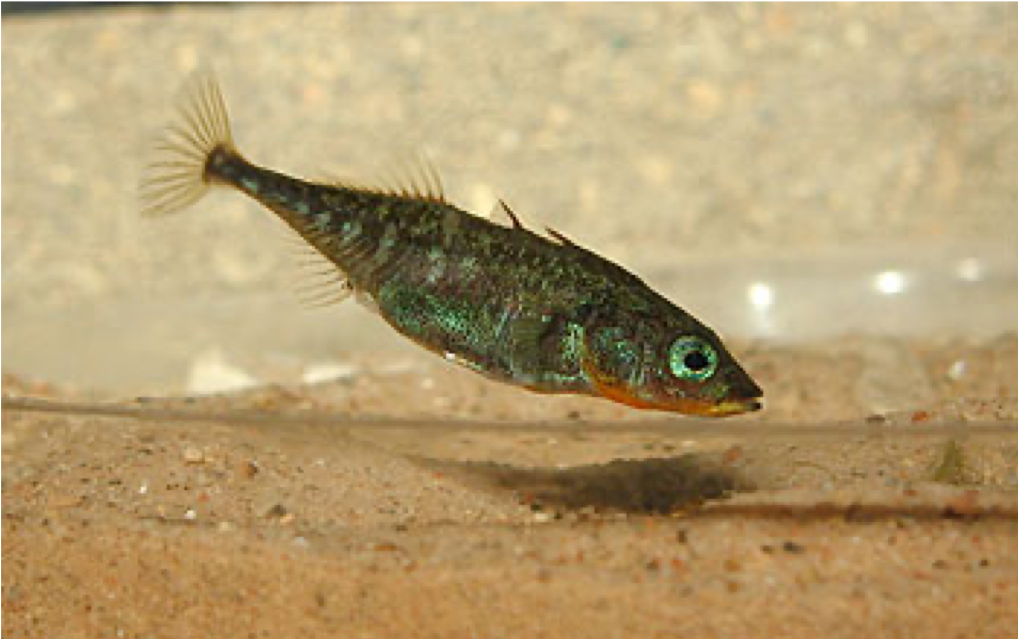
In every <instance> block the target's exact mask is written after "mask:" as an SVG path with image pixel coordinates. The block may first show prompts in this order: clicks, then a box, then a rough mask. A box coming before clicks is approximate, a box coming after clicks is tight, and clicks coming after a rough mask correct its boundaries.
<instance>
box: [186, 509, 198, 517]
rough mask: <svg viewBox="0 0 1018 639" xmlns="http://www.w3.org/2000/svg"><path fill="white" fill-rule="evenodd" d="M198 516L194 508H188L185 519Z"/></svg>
mask: <svg viewBox="0 0 1018 639" xmlns="http://www.w3.org/2000/svg"><path fill="white" fill-rule="evenodd" d="M197 518H198V513H196V512H195V511H194V508H188V509H187V512H186V513H184V519H191V520H194V519H197Z"/></svg>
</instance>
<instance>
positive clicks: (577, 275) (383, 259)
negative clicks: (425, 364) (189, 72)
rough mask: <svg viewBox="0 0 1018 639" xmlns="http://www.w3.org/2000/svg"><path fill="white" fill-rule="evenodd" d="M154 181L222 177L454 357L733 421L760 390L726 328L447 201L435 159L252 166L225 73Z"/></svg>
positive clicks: (543, 383)
mask: <svg viewBox="0 0 1018 639" xmlns="http://www.w3.org/2000/svg"><path fill="white" fill-rule="evenodd" d="M180 115H181V119H180V121H179V122H178V123H176V124H174V125H173V126H171V127H170V128H169V129H168V130H167V132H166V134H165V135H164V136H163V138H162V139H161V140H160V142H159V143H158V145H157V146H156V150H157V154H158V155H157V156H156V158H155V159H154V161H153V162H152V163H151V164H150V165H149V166H148V174H147V177H146V178H145V179H144V180H143V181H142V185H141V189H142V196H143V198H144V201H145V209H144V210H145V212H147V213H153V214H158V213H170V212H173V211H177V210H180V209H183V208H185V207H187V206H190V205H192V204H194V203H195V202H197V201H198V200H199V199H200V198H201V197H202V195H203V194H204V193H205V192H206V191H207V190H208V189H209V188H210V187H212V186H228V187H232V188H234V189H237V190H239V191H241V192H242V193H244V194H246V195H248V196H250V197H252V198H254V199H255V200H257V201H259V202H260V203H261V204H262V205H264V206H265V207H267V208H268V209H270V210H271V211H272V212H274V213H275V214H276V215H278V216H279V217H280V218H281V219H282V220H283V221H284V222H285V223H286V224H287V225H289V226H290V227H291V228H292V229H293V230H294V231H296V232H297V233H298V234H299V235H300V236H301V237H302V238H303V239H304V240H305V241H306V242H307V244H308V245H310V247H312V248H313V249H314V251H316V252H317V253H318V254H320V256H321V257H323V258H324V259H325V260H326V261H327V263H328V265H329V269H331V270H333V271H334V273H335V283H334V287H335V289H334V290H335V292H336V299H337V300H338V299H341V298H344V297H346V296H347V294H349V293H355V294H356V295H357V297H358V298H360V299H361V300H362V301H366V302H367V303H368V304H369V305H370V306H372V307H373V308H374V309H375V310H377V312H378V313H379V314H380V315H381V316H382V318H384V319H385V321H386V322H388V323H389V325H391V326H392V327H393V328H394V329H396V330H397V331H398V332H400V333H402V334H403V335H405V336H406V337H408V338H409V339H411V340H413V341H414V342H416V343H417V344H419V345H421V346H423V347H425V348H427V349H429V350H431V351H433V352H435V353H438V354H440V355H443V356H444V357H445V358H446V359H448V360H451V361H454V362H456V363H458V364H461V365H463V366H466V367H467V368H469V369H471V370H473V371H475V372H477V373H480V374H482V375H485V376H488V377H490V378H494V379H497V380H500V381H503V382H508V383H510V384H515V385H518V386H522V387H524V388H527V389H530V390H534V391H539V392H545V393H574V394H584V395H592V396H596V397H603V398H607V399H610V400H614V401H616V402H621V403H623V404H627V405H629V406H633V407H637V408H650V409H658V410H665V411H675V412H679V413H686V414H695V415H705V416H716V417H720V416H726V415H735V414H739V413H744V412H748V411H753V410H757V409H758V408H760V402H759V401H758V400H759V398H760V397H761V396H762V395H763V392H762V391H761V390H760V387H759V386H757V384H756V383H755V382H754V381H753V380H752V379H751V378H750V376H749V375H748V374H747V373H746V372H745V371H744V370H743V369H742V367H741V366H739V364H738V363H737V362H736V361H735V359H734V358H733V357H732V355H731V354H730V353H729V352H728V351H727V350H726V349H725V347H724V346H723V345H722V343H721V340H720V338H719V337H718V336H717V335H716V334H715V333H714V332H713V331H712V330H710V329H709V328H707V327H706V326H704V325H703V324H701V323H700V322H698V321H697V320H696V319H695V318H693V317H692V316H691V315H689V314H688V313H686V312H685V311H683V310H682V309H680V308H678V307H677V306H675V305H674V304H672V303H671V302H669V301H668V300H667V299H665V298H664V297H662V296H661V295H659V294H658V293H656V292H654V291H653V290H652V289H651V288H650V287H649V286H647V285H646V284H644V282H643V281H642V280H641V279H640V278H638V277H637V276H635V275H633V274H632V273H630V272H629V271H627V270H625V269H624V268H622V267H621V266H619V265H617V264H615V263H613V262H611V261H609V260H607V259H605V258H603V257H601V256H599V255H597V254H595V253H594V252H592V251H590V250H588V249H586V248H583V247H581V246H579V245H577V244H576V243H574V242H572V241H570V240H569V239H568V238H566V237H565V236H564V235H562V234H561V233H559V232H557V231H554V230H552V229H547V236H543V235H539V234H537V233H534V232H532V231H530V230H528V229H526V228H524V226H523V225H522V224H520V222H519V220H518V218H517V216H516V215H515V214H514V213H513V212H512V211H511V210H510V209H509V207H508V206H506V205H504V204H502V207H503V209H504V211H505V213H506V214H507V215H508V217H509V219H510V220H511V221H512V225H511V226H508V225H507V226H503V225H499V224H495V223H493V222H492V221H490V220H488V219H484V218H482V217H479V216H476V215H473V214H470V213H467V212H466V211H463V210H461V209H459V208H457V207H456V206H454V205H453V204H452V203H450V202H449V201H448V200H447V199H446V197H445V195H444V193H443V190H442V185H441V181H440V179H439V178H438V175H437V173H436V172H434V170H424V171H422V173H421V175H419V176H418V178H417V179H415V180H412V181H411V183H410V184H408V185H405V186H403V187H396V188H391V189H382V188H378V189H373V188H365V187H359V186H355V185H351V184H343V183H331V184H330V183H322V182H312V181H307V180H302V179H297V178H293V177H288V176H286V175H283V174H280V173H277V172H275V171H271V170H269V169H266V168H263V167H260V166H257V165H255V164H252V163H251V162H248V161H247V160H246V159H245V158H244V156H243V155H241V153H240V152H239V151H238V150H237V147H236V146H235V144H234V142H233V135H232V133H231V128H230V122H229V117H228V114H227V109H226V104H225V102H224V100H223V97H222V92H221V91H220V89H219V86H218V84H217V83H216V82H215V80H214V79H213V78H212V77H211V76H208V75H205V76H200V77H198V78H196V79H195V80H192V82H191V83H190V85H189V91H188V92H187V96H186V98H185V100H184V101H183V102H182V103H181V110H180Z"/></svg>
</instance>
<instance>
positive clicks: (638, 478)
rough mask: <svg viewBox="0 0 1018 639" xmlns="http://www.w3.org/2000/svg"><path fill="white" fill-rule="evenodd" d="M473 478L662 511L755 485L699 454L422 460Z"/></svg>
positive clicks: (538, 493) (545, 495)
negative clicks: (549, 464) (536, 461)
mask: <svg viewBox="0 0 1018 639" xmlns="http://www.w3.org/2000/svg"><path fill="white" fill-rule="evenodd" d="M417 461H418V462H419V463H421V464H423V465H426V466H428V467H429V468H433V469H437V470H441V471H442V472H445V473H447V474H449V475H451V476H454V477H458V478H460V479H462V480H464V481H466V482H467V483H475V482H478V481H479V482H480V483H482V484H484V485H486V486H488V487H490V488H495V489H500V490H512V491H514V492H516V493H518V494H519V495H520V497H521V499H523V500H524V501H525V502H526V503H529V504H532V505H534V506H536V507H544V506H547V507H551V508H555V507H558V508H565V509H581V508H588V507H592V508H594V509H596V510H599V511H604V510H615V511H622V512H627V513H642V514H660V513H669V512H674V511H676V510H681V509H683V508H687V507H689V506H693V505H697V504H700V503H703V502H704V501H706V500H708V499H719V498H721V497H724V496H726V495H728V494H729V493H731V492H733V491H735V490H750V489H751V486H750V485H749V483H748V482H747V481H745V480H744V479H742V478H741V477H739V476H738V474H737V473H736V472H735V471H734V470H733V469H729V468H724V467H722V466H720V465H718V464H716V463H714V462H712V461H709V460H706V459H704V458H702V457H700V456H697V455H684V456H681V457H672V458H656V459H640V460H615V461H612V462H609V463H606V464H592V465H588V466H576V467H573V468H565V469H554V468H520V467H516V466H508V465H506V464H496V463H494V462H450V461H444V460H443V461H439V460H433V459H418V460H417Z"/></svg>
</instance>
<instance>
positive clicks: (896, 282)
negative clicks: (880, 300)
mask: <svg viewBox="0 0 1018 639" xmlns="http://www.w3.org/2000/svg"><path fill="white" fill-rule="evenodd" d="M906 286H908V281H907V280H906V279H905V275H904V274H903V273H901V271H883V272H881V273H877V276H876V277H875V278H874V279H873V288H875V289H877V292H878V293H882V294H884V295H897V294H898V293H901V292H902V291H904V290H905V287H906Z"/></svg>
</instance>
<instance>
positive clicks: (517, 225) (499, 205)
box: [488, 198, 524, 230]
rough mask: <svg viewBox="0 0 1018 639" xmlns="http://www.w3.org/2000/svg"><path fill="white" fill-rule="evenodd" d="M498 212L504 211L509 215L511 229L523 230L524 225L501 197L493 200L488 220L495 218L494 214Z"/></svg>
mask: <svg viewBox="0 0 1018 639" xmlns="http://www.w3.org/2000/svg"><path fill="white" fill-rule="evenodd" d="M500 213H504V214H505V215H506V216H508V217H509V221H510V222H512V228H513V229H518V230H523V228H524V227H523V224H522V223H521V222H520V221H519V218H517V217H516V214H515V213H513V210H512V209H510V208H509V205H507V204H506V202H505V200H504V199H501V198H500V199H499V200H498V201H497V202H495V208H494V209H492V213H491V214H490V215H489V216H488V218H489V219H490V220H495V219H496V216H497V215H498V214H500Z"/></svg>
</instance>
